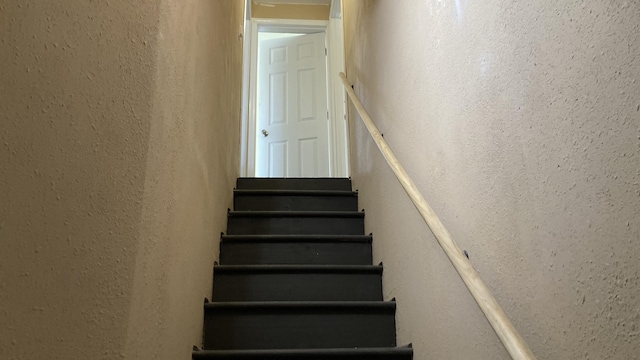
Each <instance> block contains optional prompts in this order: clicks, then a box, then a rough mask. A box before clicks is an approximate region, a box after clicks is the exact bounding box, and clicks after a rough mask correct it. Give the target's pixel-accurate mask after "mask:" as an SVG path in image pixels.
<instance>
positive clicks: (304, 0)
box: [253, 0, 331, 5]
mask: <svg viewBox="0 0 640 360" xmlns="http://www.w3.org/2000/svg"><path fill="white" fill-rule="evenodd" d="M253 2H254V3H256V4H297V5H331V0H253Z"/></svg>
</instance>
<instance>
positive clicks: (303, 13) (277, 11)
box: [251, 2, 330, 20]
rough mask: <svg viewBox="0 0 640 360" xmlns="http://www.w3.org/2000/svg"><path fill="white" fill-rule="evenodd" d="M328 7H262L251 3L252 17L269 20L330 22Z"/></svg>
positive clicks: (281, 5) (285, 5) (280, 5)
mask: <svg viewBox="0 0 640 360" xmlns="http://www.w3.org/2000/svg"><path fill="white" fill-rule="evenodd" d="M329 8H330V7H329V6H328V5H295V4H273V6H272V7H271V6H262V5H259V4H255V3H253V2H252V3H251V17H254V18H268V19H297V20H329V10H330V9H329Z"/></svg>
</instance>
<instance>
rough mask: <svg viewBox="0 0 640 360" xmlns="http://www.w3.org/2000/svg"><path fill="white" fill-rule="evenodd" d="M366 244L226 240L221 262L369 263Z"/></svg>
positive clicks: (221, 252)
mask: <svg viewBox="0 0 640 360" xmlns="http://www.w3.org/2000/svg"><path fill="white" fill-rule="evenodd" d="M371 259H372V258H371V244H369V243H317V242H316V243H273V242H272V243H264V244H260V243H225V242H222V243H221V244H220V263H221V264H222V265H250V264H255V265H267V264H283V265H285V264H310V265H371V261H372V260H371Z"/></svg>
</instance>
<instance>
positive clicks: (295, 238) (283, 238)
mask: <svg viewBox="0 0 640 360" xmlns="http://www.w3.org/2000/svg"><path fill="white" fill-rule="evenodd" d="M221 240H222V242H229V243H234V242H238V243H245V242H248V243H253V242H258V243H260V242H269V243H270V242H282V243H289V242H300V241H302V242H311V241H319V242H327V243H331V242H354V243H371V242H372V240H373V236H371V235H271V234H263V235H227V234H223V235H222V236H221Z"/></svg>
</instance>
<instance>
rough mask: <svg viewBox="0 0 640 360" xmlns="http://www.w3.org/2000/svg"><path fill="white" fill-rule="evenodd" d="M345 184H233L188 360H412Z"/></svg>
mask: <svg viewBox="0 0 640 360" xmlns="http://www.w3.org/2000/svg"><path fill="white" fill-rule="evenodd" d="M357 201H358V197H357V192H353V191H352V190H351V180H349V179H337V178H331V179H329V178H313V179H312V178H309V179H297V178H296V179H293V178H292V179H276V178H240V179H238V181H237V188H236V189H235V190H234V211H230V212H229V219H228V226H227V232H228V234H227V235H223V236H222V241H221V243H220V265H217V264H216V265H215V268H214V275H215V281H214V287H213V288H214V290H213V297H212V302H207V303H205V305H204V335H203V347H204V350H200V349H197V348H194V351H193V355H192V358H193V359H217V360H231V359H237V360H239V359H254V360H258V359H296V360H307V359H308V360H311V359H350V360H364V359H385V360H409V359H411V358H412V355H413V351H412V349H411V347H410V346H409V347H396V328H395V309H396V304H395V301H393V300H392V301H386V302H385V301H383V299H382V266H381V265H379V266H373V265H371V240H372V238H371V235H364V212H358V208H357V206H358V203H357Z"/></svg>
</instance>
